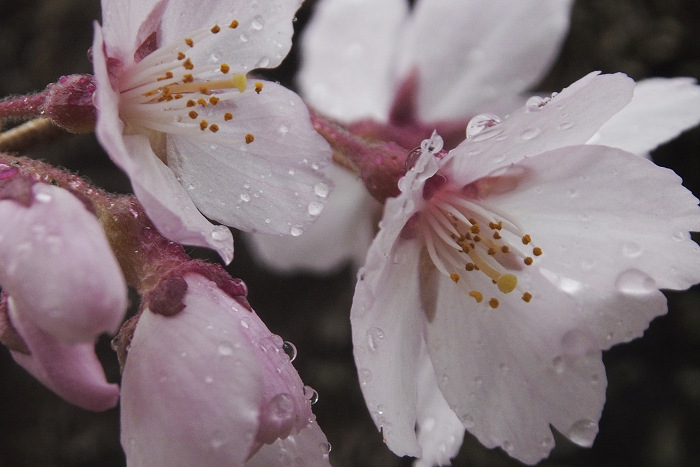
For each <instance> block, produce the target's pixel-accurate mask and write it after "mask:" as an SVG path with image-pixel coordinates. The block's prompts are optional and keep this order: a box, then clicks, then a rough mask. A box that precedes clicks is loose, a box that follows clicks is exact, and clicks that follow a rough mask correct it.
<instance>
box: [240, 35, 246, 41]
mask: <svg viewBox="0 0 700 467" xmlns="http://www.w3.org/2000/svg"><path fill="white" fill-rule="evenodd" d="M240 37H241V42H248V36H247V35H246V34H241V36H240Z"/></svg>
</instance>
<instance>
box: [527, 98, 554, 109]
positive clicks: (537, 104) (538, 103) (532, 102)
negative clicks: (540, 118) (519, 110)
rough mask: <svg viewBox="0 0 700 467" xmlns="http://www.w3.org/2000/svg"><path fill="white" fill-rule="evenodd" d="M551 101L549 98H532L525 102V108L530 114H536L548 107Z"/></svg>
mask: <svg viewBox="0 0 700 467" xmlns="http://www.w3.org/2000/svg"><path fill="white" fill-rule="evenodd" d="M550 100H551V99H550V98H549V97H540V96H532V97H531V98H529V99H528V100H527V102H525V108H526V109H527V111H528V112H534V111H537V110H540V109H541V108H542V107H544V106H545V105H547V103H548V102H549V101H550Z"/></svg>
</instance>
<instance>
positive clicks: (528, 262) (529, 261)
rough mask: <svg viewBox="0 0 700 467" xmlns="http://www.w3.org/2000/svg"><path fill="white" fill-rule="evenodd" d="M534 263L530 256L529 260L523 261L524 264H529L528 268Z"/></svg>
mask: <svg viewBox="0 0 700 467" xmlns="http://www.w3.org/2000/svg"><path fill="white" fill-rule="evenodd" d="M532 261H533V259H532V257H530V256H528V257H527V258H525V259H524V260H523V262H524V263H525V264H527V265H528V266H530V265H531V264H532Z"/></svg>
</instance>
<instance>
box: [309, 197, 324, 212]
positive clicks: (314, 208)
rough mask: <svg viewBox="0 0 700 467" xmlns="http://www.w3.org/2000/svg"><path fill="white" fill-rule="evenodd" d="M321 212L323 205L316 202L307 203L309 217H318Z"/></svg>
mask: <svg viewBox="0 0 700 467" xmlns="http://www.w3.org/2000/svg"><path fill="white" fill-rule="evenodd" d="M321 211H323V204H321V203H319V202H318V201H312V202H310V203H309V215H312V216H318V215H319V214H321Z"/></svg>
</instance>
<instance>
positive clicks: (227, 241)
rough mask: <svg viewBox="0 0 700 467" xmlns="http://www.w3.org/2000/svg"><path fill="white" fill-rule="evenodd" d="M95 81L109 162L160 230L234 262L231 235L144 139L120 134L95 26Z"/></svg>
mask: <svg viewBox="0 0 700 467" xmlns="http://www.w3.org/2000/svg"><path fill="white" fill-rule="evenodd" d="M93 60H94V65H95V79H96V81H97V92H96V95H97V102H96V105H97V108H98V110H99V111H98V115H97V126H96V128H95V133H96V135H97V139H98V140H99V141H100V144H102V146H103V147H104V148H105V150H106V151H107V153H108V154H109V156H110V158H111V159H112V160H113V161H114V163H115V164H117V165H118V166H119V167H121V168H122V170H124V171H125V172H126V173H127V175H129V177H130V178H131V183H132V186H133V188H134V192H135V194H136V196H137V198H138V199H139V201H140V202H141V204H142V205H143V207H144V209H145V210H146V214H148V216H149V217H150V219H151V220H152V221H153V223H154V224H155V225H156V227H157V228H158V230H159V231H160V232H161V233H162V234H163V235H164V236H166V237H167V238H168V239H170V240H172V241H175V242H181V243H185V244H189V245H198V246H204V247H209V248H213V249H215V250H216V251H218V252H219V254H220V255H221V257H222V258H223V260H224V261H225V262H227V263H228V262H230V261H231V259H232V258H233V236H232V235H231V232H229V231H228V229H225V228H224V227H220V226H214V225H212V224H211V223H210V222H209V221H207V220H206V219H205V218H204V216H202V215H201V214H200V213H199V211H197V209H196V208H195V206H194V204H193V203H192V200H191V199H190V198H189V196H188V195H187V192H186V191H185V190H184V189H183V188H182V186H181V185H180V184H179V183H178V181H177V180H176V179H175V176H174V174H173V173H172V171H171V170H170V169H168V168H167V167H166V166H165V165H164V164H163V163H162V162H161V161H160V160H159V159H158V157H157V156H156V155H155V154H154V152H153V150H152V149H151V145H150V143H149V141H148V139H147V138H146V137H145V136H139V135H131V136H124V135H123V134H122V132H123V128H124V124H123V122H122V121H121V119H120V118H119V93H118V92H117V91H115V90H114V89H113V88H112V86H111V84H110V80H109V74H108V72H107V64H106V58H105V55H104V49H103V40H102V33H101V29H100V27H99V25H97V24H96V25H95V41H94V45H93Z"/></svg>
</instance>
